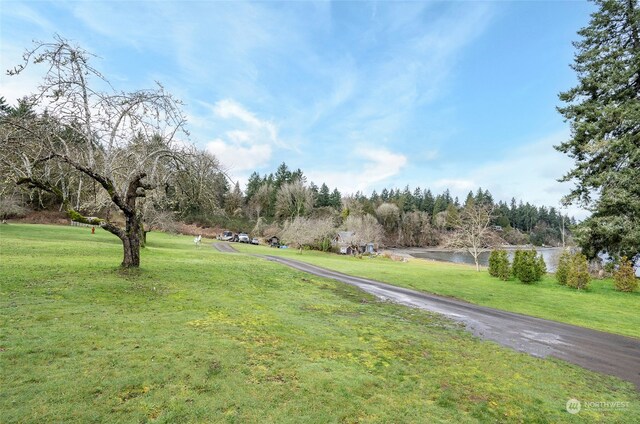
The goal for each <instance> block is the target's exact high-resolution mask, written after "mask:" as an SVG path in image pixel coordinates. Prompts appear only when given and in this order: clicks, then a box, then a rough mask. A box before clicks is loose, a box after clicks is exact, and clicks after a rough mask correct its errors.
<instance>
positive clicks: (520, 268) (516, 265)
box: [513, 249, 547, 283]
mask: <svg viewBox="0 0 640 424" xmlns="http://www.w3.org/2000/svg"><path fill="white" fill-rule="evenodd" d="M546 272H547V266H546V265H545V263H544V260H543V259H542V256H538V255H537V254H536V251H535V249H532V250H516V253H515V256H514V258H513V275H514V276H515V277H516V278H518V279H519V280H520V281H522V282H523V283H534V282H536V281H540V279H541V278H542V276H543V275H544V274H545V273H546Z"/></svg>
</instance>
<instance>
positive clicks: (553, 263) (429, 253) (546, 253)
mask: <svg viewBox="0 0 640 424" xmlns="http://www.w3.org/2000/svg"><path fill="white" fill-rule="evenodd" d="M507 251H508V252H509V260H511V261H513V255H514V252H515V249H513V250H511V249H509V250H507ZM404 252H406V253H408V254H410V255H411V256H413V257H414V258H421V259H433V260H436V261H444V262H454V263H457V264H469V265H475V262H474V261H473V256H471V255H470V254H469V253H466V252H454V251H449V250H429V249H419V248H416V249H407V250H405V251H404ZM536 252H538V254H542V257H543V258H544V262H545V264H546V265H547V272H555V270H556V268H557V267H558V258H559V257H560V254H561V253H562V248H561V247H541V248H536ZM490 254H491V252H483V253H481V254H480V257H479V258H478V259H479V260H478V262H480V265H482V266H488V265H489V255H490Z"/></svg>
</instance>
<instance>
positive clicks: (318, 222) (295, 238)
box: [280, 216, 335, 252]
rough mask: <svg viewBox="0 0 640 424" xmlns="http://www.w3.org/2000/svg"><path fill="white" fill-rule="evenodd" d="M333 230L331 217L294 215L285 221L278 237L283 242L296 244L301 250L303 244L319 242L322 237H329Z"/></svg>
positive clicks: (309, 244) (308, 244)
mask: <svg viewBox="0 0 640 424" xmlns="http://www.w3.org/2000/svg"><path fill="white" fill-rule="evenodd" d="M334 231H335V229H334V227H333V220H331V219H326V218H325V219H309V218H305V217H303V216H296V217H295V218H294V219H292V220H291V221H287V222H286V223H285V225H284V228H283V229H282V232H281V233H280V238H281V239H282V241H284V242H285V243H287V244H291V245H294V246H296V247H297V248H298V249H300V252H302V249H303V248H304V247H305V246H311V245H315V244H321V243H322V241H323V240H324V239H327V238H331V236H332V235H333V233H334Z"/></svg>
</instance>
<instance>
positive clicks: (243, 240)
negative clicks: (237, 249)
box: [238, 233, 251, 243]
mask: <svg viewBox="0 0 640 424" xmlns="http://www.w3.org/2000/svg"><path fill="white" fill-rule="evenodd" d="M238 241H239V242H240V243H249V242H250V241H251V239H250V238H249V236H248V235H247V234H245V233H240V234H238Z"/></svg>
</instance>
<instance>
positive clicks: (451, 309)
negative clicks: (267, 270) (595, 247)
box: [229, 246, 640, 390]
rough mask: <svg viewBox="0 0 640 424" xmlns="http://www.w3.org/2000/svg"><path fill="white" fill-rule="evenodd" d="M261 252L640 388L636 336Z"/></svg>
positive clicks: (639, 343) (518, 347)
mask: <svg viewBox="0 0 640 424" xmlns="http://www.w3.org/2000/svg"><path fill="white" fill-rule="evenodd" d="M229 247H231V246H229ZM232 249H233V248H232ZM262 257H263V258H265V259H267V260H270V261H273V262H277V263H280V264H283V265H287V266H289V267H291V268H295V269H297V270H300V271H304V272H307V273H310V274H314V275H317V276H319V277H325V278H332V279H334V280H338V281H341V282H343V283H346V284H350V285H353V286H356V287H358V288H360V289H362V290H364V291H365V292H367V293H371V294H373V295H375V296H377V297H379V298H381V299H384V300H390V301H393V302H396V303H400V304H403V305H407V306H411V307H415V308H421V309H426V310H429V311H433V312H437V313H439V314H443V315H445V316H447V317H449V318H451V319H453V320H455V321H459V322H462V323H464V324H465V325H466V327H467V329H468V330H469V331H471V332H472V333H473V334H475V335H476V336H479V337H481V338H484V339H489V340H493V341H495V342H497V343H500V344H501V345H503V346H508V347H510V348H512V349H515V350H518V351H521V352H526V353H529V354H531V355H534V356H538V357H542V358H544V357H547V356H552V357H556V358H560V359H563V360H565V361H567V362H571V363H573V364H576V365H580V366H581V367H584V368H587V369H589V370H593V371H597V372H601V373H605V374H610V375H613V376H616V377H619V378H621V379H623V380H627V381H630V382H632V383H633V384H635V385H636V388H637V389H638V390H640V340H638V339H634V338H631V337H625V336H619V335H616V334H611V333H605V332H602V331H596V330H590V329H587V328H583V327H577V326H574V325H570V324H563V323H560V322H555V321H548V320H545V319H541V318H534V317H530V316H527V315H521V314H516V313H513V312H506V311H501V310H499V309H493V308H488V307H485V306H479V305H474V304H471V303H467V302H464V301H461V300H456V299H451V298H448V297H443V296H437V295H433V294H427V293H423V292H419V291H416V290H411V289H406V288H402V287H396V286H393V285H390V284H386V283H382V282H379V281H375V280H369V279H366V278H360V277H353V276H350V275H347V274H342V273H340V272H336V271H332V270H329V269H326V268H321V267H318V266H315V265H310V264H307V263H304V262H300V261H296V260H293V259H289V258H283V257H278V256H269V255H266V256H262Z"/></svg>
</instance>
